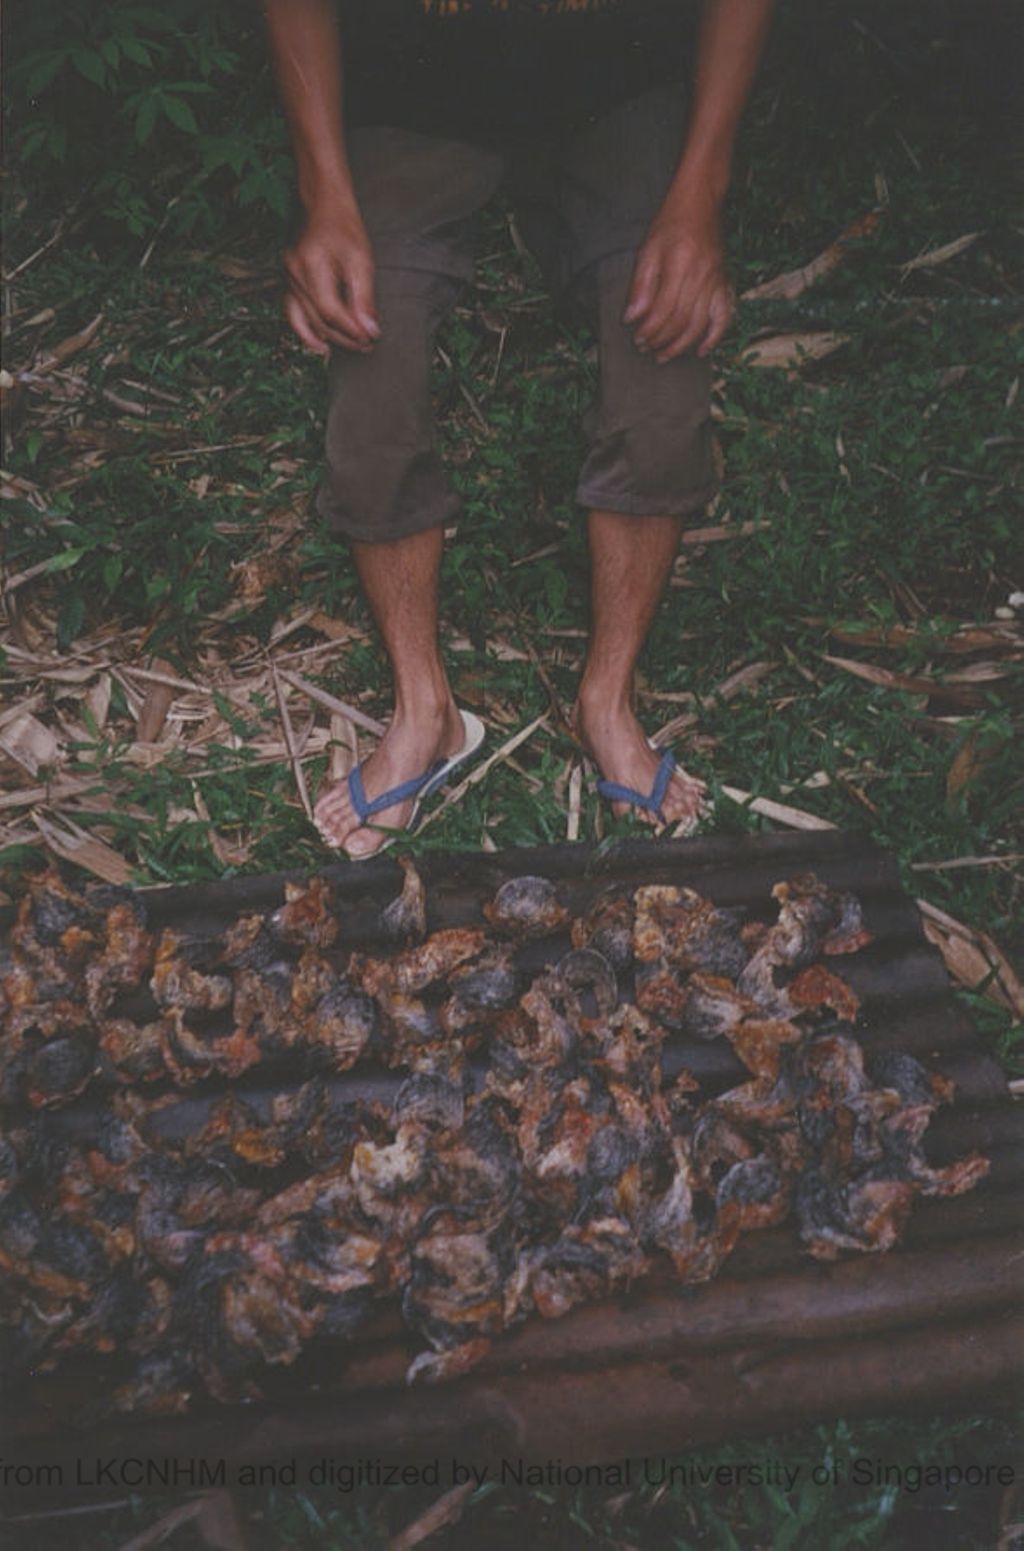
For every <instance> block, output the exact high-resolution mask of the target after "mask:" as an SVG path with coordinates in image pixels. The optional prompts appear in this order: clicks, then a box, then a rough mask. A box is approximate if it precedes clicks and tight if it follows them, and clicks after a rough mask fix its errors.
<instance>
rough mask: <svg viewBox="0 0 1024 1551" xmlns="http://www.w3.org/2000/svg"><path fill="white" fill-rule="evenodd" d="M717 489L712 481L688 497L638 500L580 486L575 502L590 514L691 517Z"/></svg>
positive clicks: (714, 494) (595, 487)
mask: <svg viewBox="0 0 1024 1551" xmlns="http://www.w3.org/2000/svg"><path fill="white" fill-rule="evenodd" d="M720 489H721V485H720V483H719V481H718V480H717V479H716V480H714V481H713V482H712V483H711V484H709V485H705V486H704V488H703V489H701V490H697V491H695V492H693V493H692V494H690V495H666V496H664V497H661V498H659V497H658V496H653V495H652V496H638V495H630V494H625V493H624V492H622V491H621V490H607V489H600V488H599V487H598V486H597V485H580V486H578V487H577V490H576V501H577V504H578V505H579V506H583V507H585V508H586V509H587V511H591V512H613V513H615V514H616V515H618V516H621V517H693V516H697V515H699V514H700V513H702V512H703V511H704V510H705V508H706V507H707V506H709V505H710V504H711V502H712V501H713V500H714V499H715V496H716V495H717V494H718V492H719V490H720Z"/></svg>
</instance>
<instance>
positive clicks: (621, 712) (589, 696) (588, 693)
mask: <svg viewBox="0 0 1024 1551" xmlns="http://www.w3.org/2000/svg"><path fill="white" fill-rule="evenodd" d="M573 710H574V713H575V715H576V717H577V718H582V720H583V721H585V722H586V721H594V720H601V721H609V720H613V721H619V720H621V719H622V718H623V717H626V716H631V715H632V713H633V706H632V696H631V693H630V685H629V684H628V682H627V683H625V684H624V683H623V682H622V680H621V679H611V678H608V679H602V678H600V677H599V676H597V675H594V674H586V673H585V674H584V675H583V677H582V678H581V679H580V683H579V688H578V689H577V691H576V704H575V706H574V707H573Z"/></svg>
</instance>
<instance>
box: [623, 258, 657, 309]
mask: <svg viewBox="0 0 1024 1551" xmlns="http://www.w3.org/2000/svg"><path fill="white" fill-rule="evenodd" d="M660 272H661V259H660V257H659V255H658V252H657V250H656V249H655V248H647V247H644V248H641V249H640V252H639V254H638V256H637V261H636V265H635V267H634V269H633V279H632V281H631V282H630V287H629V300H628V301H627V303H626V310H625V312H624V313H623V314H622V321H623V323H638V322H639V321H640V320H641V319H642V318H643V317H644V316H645V314H646V313H647V310H648V308H649V307H650V306H651V304H652V302H653V301H654V298H655V295H656V294H657V289H658V277H659V274H660Z"/></svg>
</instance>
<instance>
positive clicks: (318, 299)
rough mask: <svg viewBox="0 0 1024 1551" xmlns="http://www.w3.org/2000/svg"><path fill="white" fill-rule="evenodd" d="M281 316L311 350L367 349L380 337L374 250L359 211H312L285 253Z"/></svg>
mask: <svg viewBox="0 0 1024 1551" xmlns="http://www.w3.org/2000/svg"><path fill="white" fill-rule="evenodd" d="M284 267H285V272H286V274H287V276H288V291H287V294H286V296H285V301H284V315H285V317H286V318H287V319H288V322H289V323H290V324H291V326H292V328H293V329H294V331H295V333H296V334H297V335H298V337H299V338H300V339H301V341H302V343H303V344H304V345H305V346H306V347H307V348H308V349H309V350H312V351H313V352H314V354H316V355H321V356H326V355H329V354H330V346H331V345H336V346H339V347H340V348H341V349H342V350H357V351H359V352H360V353H362V354H364V355H365V354H366V353H367V352H368V351H370V350H372V349H373V344H374V341H375V340H376V339H378V338H379V337H380V322H379V320H378V318H377V312H376V308H375V306H374V299H373V270H374V265H373V251H372V249H371V247H370V239H369V237H368V236H367V234H366V228H365V226H364V225H363V222H362V219H361V217H360V215H359V212H358V211H356V210H342V211H339V210H337V209H331V210H330V211H327V212H323V213H321V212H318V211H315V210H314V211H313V212H311V214H310V216H309V219H308V220H307V222H306V226H305V230H304V231H303V233H302V235H301V237H300V238H299V240H298V242H297V243H296V244H295V246H294V247H293V248H289V249H288V251H287V253H286V254H285V256H284Z"/></svg>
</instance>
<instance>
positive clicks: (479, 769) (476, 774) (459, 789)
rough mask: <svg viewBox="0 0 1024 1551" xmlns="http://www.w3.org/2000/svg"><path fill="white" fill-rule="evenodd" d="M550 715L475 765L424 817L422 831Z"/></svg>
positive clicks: (529, 736) (535, 722) (541, 717)
mask: <svg viewBox="0 0 1024 1551" xmlns="http://www.w3.org/2000/svg"><path fill="white" fill-rule="evenodd" d="M548 715H549V712H547V711H544V712H542V713H541V715H540V716H538V717H536V718H535V719H534V720H533V721H532V722H530V723H529V724H528V725H527V726H526V727H522V728H520V730H519V731H518V732H517V733H514V734H513V736H512V737H511V738H508V739H506V741H505V742H504V743H503V744H502V745H501V747H500V748H498V749H495V751H494V753H493V754H491V755H490V756H489V757H488V758H487V759H485V760H484V761H483V762H482V763H481V764H479V765H475V766H474V768H473V769H472V770H471V771H470V773H469V775H468V776H466V778H465V780H463V781H460V782H459V784H458V786H456V787H453V789H452V790H451V791H450V792H449V793H448V795H447V797H445V799H444V801H443V802H441V803H439V804H438V806H437V807H436V808H434V809H433V811H432V812H430V813H428V814H427V816H426V818H425V819H423V820H422V822H421V823H420V826H419V829H420V831H422V830H424V829H426V828H427V826H428V824H433V822H434V820H435V819H437V818H440V816H441V814H442V813H443V812H444V811H445V809H446V808H450V807H451V806H452V804H453V803H456V802H460V801H461V800H462V798H463V797H465V795H466V793H467V792H468V791H469V790H470V789H471V788H472V787H474V786H476V785H477V783H478V782H480V781H482V780H483V779H484V776H486V775H488V774H489V772H490V771H491V770H493V768H494V766H495V765H499V764H501V762H502V761H503V760H505V759H507V758H508V756H509V755H510V754H511V753H513V752H514V751H515V750H516V749H517V748H519V746H520V744H522V743H525V742H526V740H527V739H528V738H531V737H532V736H533V734H534V733H535V732H536V731H537V729H538V727H542V726H544V725H546V723H547V719H548Z"/></svg>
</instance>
